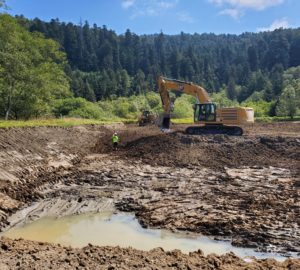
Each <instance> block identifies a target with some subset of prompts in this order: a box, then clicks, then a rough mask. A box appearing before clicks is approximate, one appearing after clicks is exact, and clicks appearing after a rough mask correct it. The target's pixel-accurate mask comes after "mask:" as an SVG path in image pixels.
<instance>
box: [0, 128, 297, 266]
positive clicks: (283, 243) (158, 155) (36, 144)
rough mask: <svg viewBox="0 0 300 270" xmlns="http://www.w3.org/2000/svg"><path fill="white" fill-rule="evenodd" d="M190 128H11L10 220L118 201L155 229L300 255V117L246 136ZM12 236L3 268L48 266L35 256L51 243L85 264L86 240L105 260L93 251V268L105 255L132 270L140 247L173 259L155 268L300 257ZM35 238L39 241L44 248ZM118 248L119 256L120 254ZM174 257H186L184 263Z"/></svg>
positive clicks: (1, 192)
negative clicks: (249, 257)
mask: <svg viewBox="0 0 300 270" xmlns="http://www.w3.org/2000/svg"><path fill="white" fill-rule="evenodd" d="M183 129H184V126H173V132H171V133H168V134H162V133H161V131H159V130H158V129H157V128H156V127H143V128H140V127H137V126H135V125H129V126H124V125H119V126H113V127H112V126H84V127H75V128H32V129H31V128H28V129H10V130H1V131H0V229H1V230H5V229H7V228H9V227H10V226H13V225H15V224H21V223H26V222H30V221H32V220H36V219H38V218H40V217H44V216H47V215H54V216H58V217H59V216H65V215H70V214H79V213H85V212H101V211H103V210H110V211H111V210H114V209H115V210H118V211H126V212H132V213H134V214H135V216H136V217H137V218H138V220H139V222H140V223H141V224H142V226H144V227H149V228H161V229H168V230H171V231H181V232H185V231H186V232H195V233H199V234H203V235H209V236H212V237H214V238H215V239H220V240H222V239H226V240H230V241H231V243H232V244H233V245H235V246H239V247H251V248H254V249H256V250H257V251H263V252H277V253H279V254H284V255H285V256H299V255H300V228H299V226H300V219H299V217H300V200H299V197H300V196H299V195H300V179H299V167H300V166H299V164H300V151H299V149H300V136H299V134H300V124H299V123H282V124H280V123H276V124H274V125H273V124H266V126H265V125H264V124H256V125H254V126H253V127H251V128H249V129H247V130H246V132H245V133H246V135H245V136H243V137H228V136H223V135H215V136H188V135H186V134H184V133H183ZM114 130H117V131H118V132H119V135H120V138H121V143H120V147H119V150H118V151H113V149H112V148H111V142H110V136H111V133H112V132H113V131H114ZM22 209H23V210H22ZM20 210H22V211H21V212H20ZM0 246H1V247H2V248H0V261H1V263H2V265H0V266H1V267H2V266H3V267H4V266H5V267H10V268H12V264H13V263H16V264H19V266H20V264H21V265H28V266H29V265H31V264H30V263H31V262H32V261H34V264H33V265H35V267H38V266H39V263H40V260H38V259H37V260H35V259H34V257H32V256H31V255H32V254H35V257H36V256H37V255H36V254H37V253H38V254H39V255H38V257H40V256H41V258H42V259H41V261H42V260H45V261H47V260H49V256H50V253H51V252H52V253H51V254H57V253H56V252H62V253H63V254H71V255H69V256H67V257H70V261H65V262H63V261H61V260H60V259H56V260H54V262H55V263H57V265H60V264H61V265H63V267H65V268H68V267H69V268H72V267H74V265H76V264H78V266H80V262H79V260H77V259H74V258H73V255H74V254H77V255H76V258H77V257H78V256H79V255H80V254H85V249H86V250H89V253H91V254H93V258H94V256H95V253H97V254H98V255H99V254H101V255H99V256H100V257H101V256H102V257H101V258H104V259H103V260H102V259H101V260H102V261H101V262H102V263H103V264H99V262H100V261H99V260H98V259H95V258H94V259H90V258H89V257H84V259H80V261H81V262H82V264H84V265H85V266H88V267H91V268H93V265H94V264H95V263H98V264H99V265H101V267H102V266H103V268H101V267H100V266H99V269H107V267H108V266H109V267H115V268H110V269H127V268H128V269H131V268H132V267H133V262H134V260H136V258H135V254H139V253H140V254H142V255H140V256H145V258H152V257H153V256H154V257H155V258H156V256H160V258H161V260H157V261H155V263H153V264H151V262H152V261H151V260H153V259H151V260H150V261H149V262H148V263H147V261H145V262H144V261H143V260H142V262H143V263H144V264H141V265H139V266H140V267H138V268H141V267H146V266H147V267H148V268H145V269H151V267H152V266H153V267H158V268H162V267H164V266H166V267H167V268H168V267H169V268H170V269H172V267H173V269H199V267H200V266H199V265H201V267H202V266H203V269H214V268H213V265H214V264H215V263H216V264H217V265H218V267H219V268H220V269H258V268H257V267H260V269H270V267H271V266H272V267H273V268H275V269H288V267H289V268H290V269H292V268H291V267H296V268H294V269H297V265H299V259H294V260H288V261H286V262H285V264H281V263H279V262H276V261H273V260H269V259H268V260H266V261H260V260H255V261H252V262H248V263H246V262H245V261H242V260H241V259H239V258H237V257H235V256H234V255H233V254H229V255H226V256H227V257H226V256H225V255H224V256H223V257H222V256H215V257H214V259H213V260H211V263H209V262H208V261H209V260H210V259H209V256H208V257H205V256H203V255H201V252H199V253H193V254H190V255H183V254H182V253H181V252H179V251H176V252H174V253H172V254H171V255H170V252H164V251H162V250H161V249H157V250H154V251H149V252H140V251H139V252H137V251H134V250H133V249H120V248H113V247H111V248H101V247H91V246H90V247H87V248H84V249H72V248H64V247H59V246H54V245H48V244H38V243H35V242H30V241H25V240H19V241H17V240H9V239H7V238H2V239H1V240H0ZM3 247H4V248H3ZM25 247H27V249H28V250H30V249H31V248H32V249H33V250H34V251H33V252H32V254H28V252H27V251H24V250H25V249H26V248H25ZM39 248H41V250H39ZM44 248H47V249H48V251H49V250H50V251H51V252H49V254H48V253H47V252H46V251H45V250H44ZM68 249H69V250H68ZM42 250H43V251H42ZM90 250H94V251H93V252H91V251H90ZM18 252H21V253H20V254H19V255H18V256H17V257H16V258H15V257H14V254H17V253H18ZM21 254H22V255H21ZM108 254H110V255H108ZM113 254H114V255H113ZM121 254H123V255H121ZM158 254H159V255H158ZM98 255H97V256H98ZM74 256H75V255H74ZM109 256H114V258H113V260H110V261H109V264H108V261H107V262H106V263H105V258H108V257H109ZM122 256H123V257H122ZM124 256H125V257H124ZM4 258H5V260H3V259H4ZM176 258H177V259H176ZM174 260H175V261H176V262H177V263H178V262H180V261H181V260H182V261H184V264H182V265H179V264H178V265H174V266H172V263H171V262H172V261H174ZM215 260H216V261H218V262H214V261H215ZM190 261H192V263H190V264H189V263H187V262H190ZM23 263H25V264H23ZM26 263H28V264H26ZM73 263H74V264H73ZM158 263H160V264H158ZM227 264H228V265H227ZM269 264H270V265H269ZM197 265H198V267H197ZM229 265H230V267H232V268H229ZM81 266H82V267H84V266H83V265H81ZM150 266H151V267H150ZM290 266H291V267H290ZM1 267H0V268H1ZM122 267H123V268H122ZM126 267H127V268H126ZM193 267H194V268H193ZM215 267H216V266H215ZM243 267H244V268H243ZM247 267H248V268H247ZM249 267H250V268H249ZM251 267H253V268H251ZM255 267H256V268H255ZM264 267H265V268H264ZM268 267H269V268H268ZM10 268H8V269H10ZM25 268H26V267H25ZM1 269H2V268H1ZM4 269H5V268H4Z"/></svg>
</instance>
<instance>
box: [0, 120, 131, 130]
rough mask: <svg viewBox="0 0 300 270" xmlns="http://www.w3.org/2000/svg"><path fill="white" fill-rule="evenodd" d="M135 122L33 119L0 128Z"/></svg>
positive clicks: (3, 124)
mask: <svg viewBox="0 0 300 270" xmlns="http://www.w3.org/2000/svg"><path fill="white" fill-rule="evenodd" d="M134 122H136V120H132V119H113V120H105V121H103V120H95V119H80V118H62V119H56V118H52V119H34V120H28V121H14V120H9V121H4V120H2V121H0V128H14V127H42V126H48V127H49V126H58V127H72V126H78V125H92V124H94V125H103V124H113V123H134Z"/></svg>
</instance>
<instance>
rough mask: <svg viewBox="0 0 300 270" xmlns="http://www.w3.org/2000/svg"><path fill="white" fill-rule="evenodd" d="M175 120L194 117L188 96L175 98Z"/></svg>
mask: <svg viewBox="0 0 300 270" xmlns="http://www.w3.org/2000/svg"><path fill="white" fill-rule="evenodd" d="M173 113H174V117H175V118H189V117H193V116H194V110H193V103H192V99H191V98H190V96H188V95H182V96H181V97H179V98H177V99H176V101H175V104H174V112H173Z"/></svg>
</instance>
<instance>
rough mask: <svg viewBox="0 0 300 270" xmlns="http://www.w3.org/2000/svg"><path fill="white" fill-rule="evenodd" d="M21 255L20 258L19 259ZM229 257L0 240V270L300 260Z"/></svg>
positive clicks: (285, 265)
mask: <svg viewBox="0 0 300 270" xmlns="http://www.w3.org/2000/svg"><path fill="white" fill-rule="evenodd" d="M20 254H22V255H20ZM249 261H251V263H250V262H245V261H244V260H242V259H240V258H239V257H237V256H235V255H234V254H233V253H228V254H225V255H221V256H217V255H214V254H210V255H208V256H204V255H203V253H202V251H201V250H198V251H196V252H192V253H190V254H188V255H187V254H183V253H181V252H180V251H179V250H174V251H164V250H163V249H162V248H156V249H152V250H151V251H140V250H136V249H133V248H120V247H97V246H93V245H88V246H87V247H85V248H82V249H75V248H70V247H61V246H60V245H51V244H46V243H38V242H31V241H24V240H10V239H7V238H2V239H0V268H1V269H15V268H22V269H242V270H243V269H248V270H251V269H261V270H264V269H299V267H300V260H297V259H295V260H292V259H287V260H285V261H284V262H282V263H280V262H277V261H275V260H274V259H265V260H256V259H249Z"/></svg>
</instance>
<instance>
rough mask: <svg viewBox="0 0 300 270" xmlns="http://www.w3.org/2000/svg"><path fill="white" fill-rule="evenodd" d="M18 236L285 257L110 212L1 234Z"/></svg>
mask: <svg viewBox="0 0 300 270" xmlns="http://www.w3.org/2000/svg"><path fill="white" fill-rule="evenodd" d="M2 235H3V236H6V237H9V238H13V239H17V238H23V239H26V240H34V241H42V242H49V243H59V244H62V245H66V246H72V247H83V246H86V245H87V244H88V243H91V244H93V245H98V246H120V247H133V248H136V249H140V250H151V249H153V248H156V247H162V248H163V249H164V250H174V249H180V250H181V251H182V252H184V253H188V252H191V251H196V250H198V249H201V250H202V251H203V252H204V254H205V255H207V254H209V253H216V254H218V255H221V254H225V253H227V252H230V251H232V252H234V253H235V254H236V255H238V256H240V257H242V258H246V257H250V256H255V257H257V258H275V259H277V260H284V259H285V258H284V257H281V256H278V255H275V254H271V253H258V252H255V251H254V250H253V249H248V248H237V247H233V246H232V245H231V244H230V242H229V241H216V240H213V239H210V238H208V237H204V236H197V235H193V234H185V233H182V234H181V233H180V234H179V233H172V232H169V231H166V230H156V229H145V228H142V227H141V225H140V224H139V223H138V221H137V219H136V218H135V217H134V215H131V214H124V213H118V214H113V213H112V212H103V213H89V214H80V215H72V216H67V217H62V218H54V217H44V218H40V219H38V220H36V221H34V222H32V223H28V224H25V225H22V226H16V227H14V228H11V229H9V230H8V231H6V232H4V233H3V234H2Z"/></svg>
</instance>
